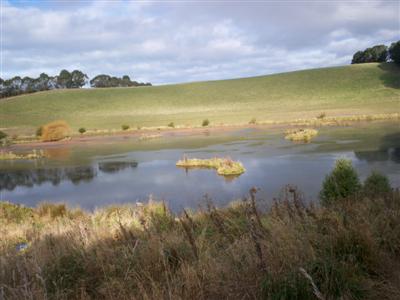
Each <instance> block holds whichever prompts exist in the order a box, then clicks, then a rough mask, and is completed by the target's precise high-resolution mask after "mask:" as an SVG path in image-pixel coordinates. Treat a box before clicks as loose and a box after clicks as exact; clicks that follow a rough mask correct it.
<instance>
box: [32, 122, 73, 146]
mask: <svg viewBox="0 0 400 300" xmlns="http://www.w3.org/2000/svg"><path fill="white" fill-rule="evenodd" d="M41 128H42V130H41V135H40V138H41V140H42V141H43V142H51V141H59V140H62V139H65V138H66V137H68V136H69V134H70V132H71V128H70V127H69V125H68V124H67V122H65V121H63V120H58V121H54V122H51V123H48V124H46V125H43V126H42V127H41Z"/></svg>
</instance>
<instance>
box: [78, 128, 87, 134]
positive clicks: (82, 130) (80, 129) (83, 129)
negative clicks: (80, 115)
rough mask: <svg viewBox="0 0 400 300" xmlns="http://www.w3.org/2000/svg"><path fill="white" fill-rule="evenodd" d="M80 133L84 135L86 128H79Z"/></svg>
mask: <svg viewBox="0 0 400 300" xmlns="http://www.w3.org/2000/svg"><path fill="white" fill-rule="evenodd" d="M78 131H79V133H80V134H84V133H85V132H86V128H84V127H81V128H79V130H78Z"/></svg>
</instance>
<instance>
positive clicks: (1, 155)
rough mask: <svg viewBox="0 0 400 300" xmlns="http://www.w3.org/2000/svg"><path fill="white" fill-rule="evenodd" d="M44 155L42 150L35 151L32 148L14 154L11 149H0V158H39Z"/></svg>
mask: <svg viewBox="0 0 400 300" xmlns="http://www.w3.org/2000/svg"><path fill="white" fill-rule="evenodd" d="M45 157H46V155H45V154H44V151H43V150H39V151H37V150H35V149H33V150H32V152H30V153H26V154H15V153H14V152H12V151H0V160H20V159H39V158H45Z"/></svg>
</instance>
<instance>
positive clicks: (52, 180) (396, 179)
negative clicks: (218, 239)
mask: <svg viewBox="0 0 400 300" xmlns="http://www.w3.org/2000/svg"><path fill="white" fill-rule="evenodd" d="M282 131H283V130H282V129H281V130H280V129H267V128H264V129H262V128H252V129H240V130H234V131H229V132H215V133H210V132H207V133H205V134H204V135H200V136H190V137H188V136H172V137H163V138H160V139H155V140H147V141H138V140H137V139H136V138H133V137H132V138H127V139H125V140H121V141H108V142H104V143H101V144H98V145H80V144H75V145H67V146H56V147H51V148H46V149H44V151H45V152H46V154H47V155H48V156H49V158H47V159H44V160H39V161H13V162H10V161H8V162H5V161H3V162H0V200H8V201H11V202H14V203H23V204H25V205H29V206H34V205H36V204H37V203H39V202H41V201H49V202H66V203H68V204H69V205H71V206H80V207H82V208H85V209H89V210H92V209H95V208H96V207H101V206H104V205H110V204H116V203H132V202H137V201H140V202H145V201H147V199H149V197H152V198H154V199H158V200H161V199H163V200H165V201H166V202H167V203H168V204H169V206H170V207H171V208H172V209H173V210H175V211H178V210H180V209H182V208H184V207H191V208H196V207H197V206H198V205H199V203H201V202H202V199H203V197H204V195H206V194H207V195H208V197H210V198H211V199H213V201H215V202H216V203H217V204H218V205H224V204H226V203H228V202H229V201H231V200H235V199H238V198H241V197H243V196H245V195H246V194H247V193H248V190H249V189H250V188H251V187H252V186H257V187H259V188H260V192H259V194H258V195H259V197H260V198H264V199H267V200H271V199H273V198H274V197H279V195H280V194H281V191H282V188H283V187H284V186H285V185H287V184H292V185H296V186H297V187H298V188H299V189H300V190H301V191H302V192H303V194H304V197H305V198H306V199H307V200H308V201H318V193H319V190H320V188H321V183H322V181H323V179H324V177H325V176H326V174H327V173H328V172H329V171H330V170H331V169H332V166H333V165H334V162H335V160H337V159H338V158H341V157H345V158H348V159H351V160H352V161H353V165H354V167H355V168H356V170H357V172H358V173H359V175H360V178H361V179H365V177H366V176H367V175H368V174H369V173H370V172H371V171H372V170H376V171H379V172H382V173H384V174H386V175H387V176H388V177H389V179H390V181H391V183H392V185H393V186H396V187H399V186H400V126H399V123H393V122H378V123H359V124H357V125H356V126H351V127H324V128H320V129H319V131H320V133H319V135H318V137H317V138H316V139H314V140H313V141H312V142H311V143H309V144H295V143H292V142H290V141H286V140H285V139H284V138H283V133H282ZM183 155H187V156H188V157H196V158H209V157H214V156H219V157H222V156H223V157H225V156H229V157H231V158H232V159H234V160H240V161H241V162H242V163H243V164H244V166H245V168H246V170H247V171H246V172H245V173H244V174H242V175H241V176H239V177H236V178H224V177H221V176H219V175H217V174H216V172H215V170H212V169H189V170H187V169H182V168H177V167H176V166H175V163H176V161H177V160H178V159H180V158H182V156H183Z"/></svg>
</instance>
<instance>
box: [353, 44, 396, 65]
mask: <svg viewBox="0 0 400 300" xmlns="http://www.w3.org/2000/svg"><path fill="white" fill-rule="evenodd" d="M390 61H393V62H394V63H396V64H400V41H397V42H394V43H392V44H391V45H390V46H389V47H388V46H385V45H376V46H373V47H371V48H367V49H365V50H364V51H357V52H356V53H354V55H353V59H352V61H351V63H352V64H362V63H370V62H390Z"/></svg>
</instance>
